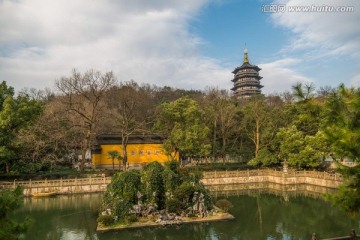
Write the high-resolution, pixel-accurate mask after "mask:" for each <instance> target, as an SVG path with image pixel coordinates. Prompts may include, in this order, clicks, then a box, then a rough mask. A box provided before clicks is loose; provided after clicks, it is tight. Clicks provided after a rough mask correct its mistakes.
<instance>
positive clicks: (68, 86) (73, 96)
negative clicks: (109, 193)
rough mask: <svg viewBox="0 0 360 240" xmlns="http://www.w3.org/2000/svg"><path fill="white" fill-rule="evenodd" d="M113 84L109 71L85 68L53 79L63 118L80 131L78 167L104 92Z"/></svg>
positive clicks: (97, 119)
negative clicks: (63, 107) (58, 93)
mask: <svg viewBox="0 0 360 240" xmlns="http://www.w3.org/2000/svg"><path fill="white" fill-rule="evenodd" d="M114 84H115V78H114V75H113V73H112V72H107V73H105V74H102V73H101V72H99V71H94V70H89V71H87V72H85V73H84V74H81V73H79V72H78V71H77V70H75V69H74V70H73V71H72V74H71V76H70V77H62V78H61V79H60V80H58V81H56V87H57V89H58V90H59V91H60V92H61V93H62V96H61V101H62V103H63V104H64V106H65V113H68V114H67V116H66V117H67V120H68V121H69V122H71V125H72V127H74V128H77V129H79V130H80V131H81V135H82V141H81V144H80V146H79V147H80V149H81V164H80V170H81V171H82V170H83V169H84V163H85V154H86V150H88V149H90V147H91V140H92V139H93V135H94V133H95V132H96V127H97V124H98V123H99V121H100V119H101V117H103V116H102V115H101V113H102V112H101V110H102V109H103V108H104V98H105V97H106V92H107V90H109V89H110V88H111V87H112V86H113V85H114ZM65 113H64V114H65Z"/></svg>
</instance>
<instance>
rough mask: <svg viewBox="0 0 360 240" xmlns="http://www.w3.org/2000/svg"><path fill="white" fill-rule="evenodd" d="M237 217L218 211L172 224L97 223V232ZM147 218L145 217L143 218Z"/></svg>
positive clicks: (182, 219) (148, 221) (147, 222)
mask: <svg viewBox="0 0 360 240" xmlns="http://www.w3.org/2000/svg"><path fill="white" fill-rule="evenodd" d="M233 219H235V217H234V216H233V215H231V214H230V213H226V212H220V213H217V215H215V216H208V217H203V218H201V217H194V218H189V217H182V218H181V222H174V223H171V224H164V223H157V222H154V221H150V220H147V221H138V222H134V223H130V224H118V225H111V226H108V227H106V226H103V225H102V224H99V223H98V224H97V227H96V232H98V233H104V232H112V231H119V230H125V229H133V228H145V227H164V226H171V225H181V224H184V223H201V222H215V221H227V220H233ZM142 220H145V219H142Z"/></svg>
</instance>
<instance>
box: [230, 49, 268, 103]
mask: <svg viewBox="0 0 360 240" xmlns="http://www.w3.org/2000/svg"><path fill="white" fill-rule="evenodd" d="M260 70H261V68H259V67H258V66H256V65H251V64H250V63H249V57H248V51H247V49H246V48H245V50H244V62H243V64H242V65H241V66H239V67H237V68H235V70H234V71H233V72H232V73H233V74H234V79H233V80H231V81H232V82H234V87H233V88H232V89H231V90H232V91H234V95H235V97H236V98H237V99H248V98H250V97H251V96H253V95H256V94H261V88H262V87H263V86H262V85H261V84H260V79H262V77H261V76H260V75H259V71H260Z"/></svg>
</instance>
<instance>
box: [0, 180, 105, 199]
mask: <svg viewBox="0 0 360 240" xmlns="http://www.w3.org/2000/svg"><path fill="white" fill-rule="evenodd" d="M110 182H111V178H110V177H105V176H104V177H88V178H74V179H59V180H46V179H45V180H36V181H32V180H29V181H16V180H14V181H13V182H0V189H14V188H15V187H16V186H22V187H23V188H24V195H25V196H31V195H33V194H37V193H51V192H54V193H58V194H67V193H86V192H102V191H105V190H106V187H107V185H108V184H109V183H110Z"/></svg>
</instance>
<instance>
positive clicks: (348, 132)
mask: <svg viewBox="0 0 360 240" xmlns="http://www.w3.org/2000/svg"><path fill="white" fill-rule="evenodd" d="M325 106H326V115H325V116H326V118H325V123H324V126H323V129H324V132H325V136H326V138H327V139H328V141H329V142H330V143H331V146H332V148H333V150H334V152H335V154H336V156H338V157H340V158H341V157H349V158H351V159H352V160H354V161H357V162H359V161H360V148H359V142H360V90H359V89H354V88H350V89H348V88H346V87H345V86H344V85H340V86H339V88H338V89H337V91H333V92H332V94H331V95H330V97H329V99H328V100H327V102H326V105H325ZM339 171H340V172H341V173H342V174H343V175H344V176H345V178H346V181H345V183H344V185H343V186H342V187H341V188H340V191H339V193H338V194H335V196H334V197H333V200H334V202H335V203H336V204H337V205H340V206H341V207H343V208H344V209H345V210H347V211H349V212H352V213H359V211H360V194H359V192H360V165H358V166H356V167H354V168H348V167H345V166H343V167H340V168H339Z"/></svg>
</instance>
